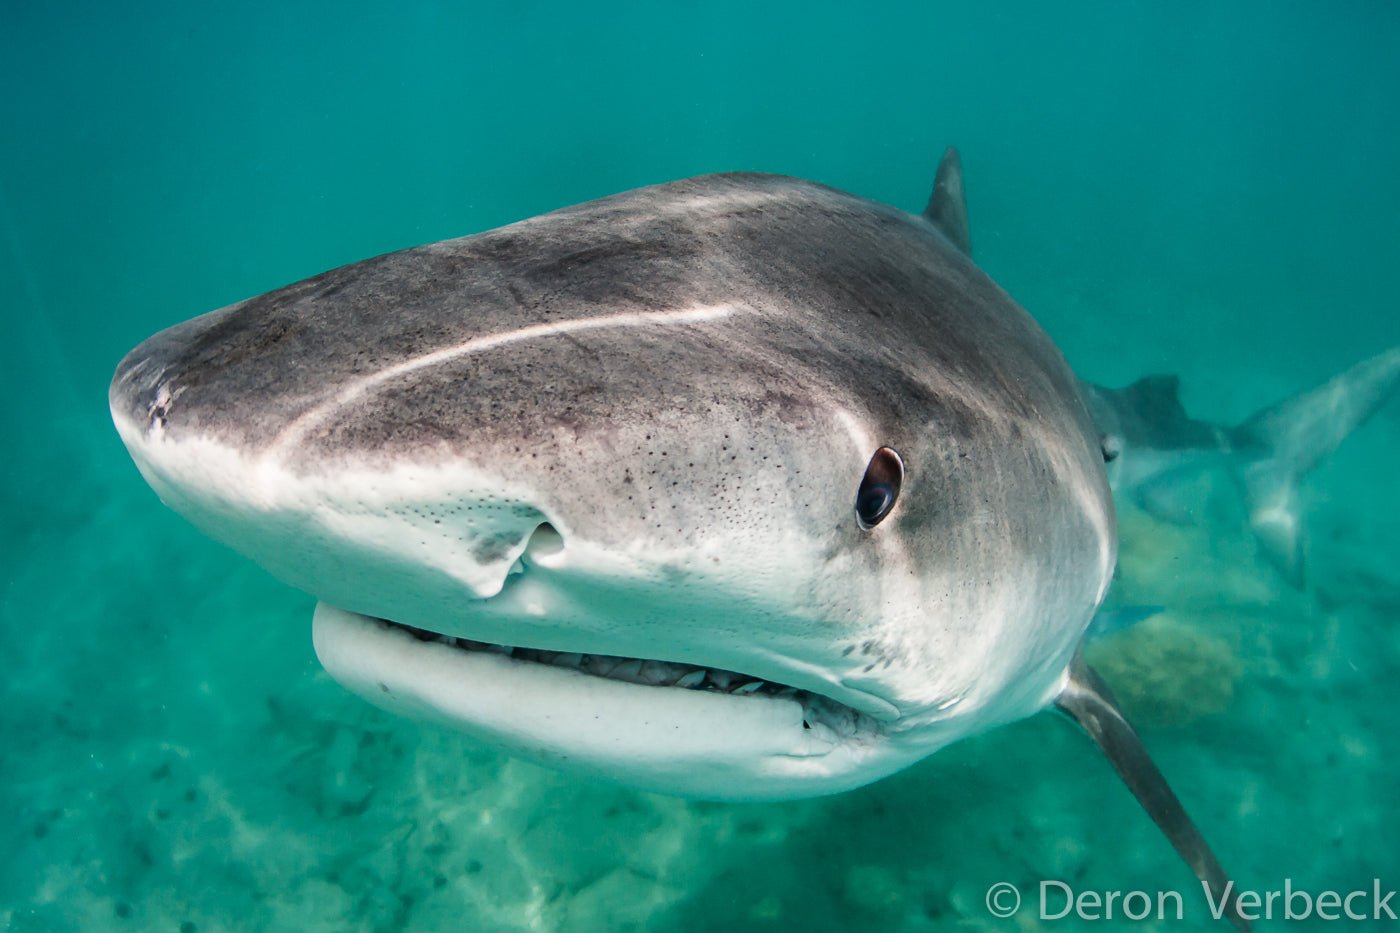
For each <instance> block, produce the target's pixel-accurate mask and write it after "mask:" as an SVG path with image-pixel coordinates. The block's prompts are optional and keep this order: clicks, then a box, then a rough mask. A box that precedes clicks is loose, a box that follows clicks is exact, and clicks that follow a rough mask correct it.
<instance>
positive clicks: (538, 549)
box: [525, 522, 564, 560]
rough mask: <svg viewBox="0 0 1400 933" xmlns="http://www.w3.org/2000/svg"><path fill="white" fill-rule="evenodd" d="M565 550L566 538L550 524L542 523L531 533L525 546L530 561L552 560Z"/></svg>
mask: <svg viewBox="0 0 1400 933" xmlns="http://www.w3.org/2000/svg"><path fill="white" fill-rule="evenodd" d="M563 550H564V536H563V535H561V534H560V533H559V530H558V529H557V528H555V527H554V526H553V525H551V524H550V523H549V522H540V523H539V524H538V525H536V526H535V530H534V531H533V532H531V533H530V540H529V542H528V543H526V545H525V556H526V557H527V558H529V559H530V560H539V559H540V558H550V557H553V556H554V555H556V554H559V553H561V552H563Z"/></svg>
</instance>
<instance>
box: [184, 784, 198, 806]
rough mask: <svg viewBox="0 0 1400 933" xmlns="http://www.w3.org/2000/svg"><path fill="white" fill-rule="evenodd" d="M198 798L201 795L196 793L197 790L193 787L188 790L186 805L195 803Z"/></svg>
mask: <svg viewBox="0 0 1400 933" xmlns="http://www.w3.org/2000/svg"><path fill="white" fill-rule="evenodd" d="M198 796H199V794H197V793H195V789H194V788H193V787H191V788H188V789H186V790H185V803H194V801H195V798H197V797H198Z"/></svg>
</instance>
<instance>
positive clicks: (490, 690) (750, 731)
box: [312, 603, 917, 800]
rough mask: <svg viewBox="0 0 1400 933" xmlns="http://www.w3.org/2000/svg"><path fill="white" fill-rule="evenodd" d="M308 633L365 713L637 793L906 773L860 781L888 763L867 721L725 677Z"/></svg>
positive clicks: (736, 796)
mask: <svg viewBox="0 0 1400 933" xmlns="http://www.w3.org/2000/svg"><path fill="white" fill-rule="evenodd" d="M312 631H313V640H314V642H315V646H316V654H317V656H318V657H319V658H320V661H321V663H322V665H323V666H324V667H325V668H326V670H327V671H328V672H329V673H330V674H331V676H332V677H334V678H335V679H336V680H337V681H338V682H339V683H340V684H342V685H343V686H345V687H347V688H348V689H350V690H351V691H353V692H355V693H357V694H359V695H360V696H362V697H364V698H365V699H367V700H369V701H371V702H373V703H375V704H376V705H378V706H381V707H383V708H385V709H387V710H389V711H391V712H395V713H399V714H404V715H410V716H415V717H419V718H429V719H435V720H439V721H443V722H446V723H448V724H450V725H452V726H454V727H456V728H458V729H460V730H462V731H464V732H466V733H468V734H470V735H472V736H473V737H475V738H478V739H480V740H482V741H486V742H490V743H491V744H493V745H496V746H498V747H501V748H503V749H506V750H508V751H510V752H512V753H515V754H520V755H523V756H525V757H528V758H532V759H534V760H536V761H538V762H540V763H542V764H546V765H555V766H566V767H568V769H569V770H571V771H579V772H583V773H586V774H591V775H594V776H598V777H605V778H607V779H609V780H613V781H620V782H623V783H626V784H630V785H633V786H636V787H639V788H641V789H644V790H652V791H657V792H661V793H668V794H677V795H681V796H687V797H702V798H707V799H721V800H724V799H732V800H755V799H784V798H790V797H793V796H807V795H812V794H820V793H830V792H835V791H838V790H842V789H846V788H848V787H852V786H857V785H860V784H864V783H866V782H868V781H870V780H873V779H875V778H876V777H879V776H882V775H883V774H885V773H888V772H889V771H893V770H895V769H896V768H898V767H900V766H902V765H903V764H904V763H906V762H905V761H904V760H903V758H902V756H900V760H899V761H897V762H890V763H889V765H888V766H886V767H879V770H878V771H876V772H874V773H872V772H871V771H870V770H868V768H869V766H870V765H872V764H876V763H877V762H878V761H879V760H880V759H882V758H887V757H889V756H888V754H887V753H888V751H889V750H890V748H889V746H890V738H889V736H888V735H887V734H886V731H885V727H884V725H883V724H881V723H879V722H878V721H876V720H875V719H873V718H872V717H870V716H868V715H865V714H863V713H860V712H858V711H856V710H854V709H852V708H851V707H849V706H846V705H844V704H842V703H840V702H838V701H835V700H833V699H830V698H828V697H825V696H822V695H820V694H815V693H811V692H809V691H799V690H796V689H795V688H792V687H785V686H782V685H779V684H773V683H770V682H763V681H758V680H754V679H752V678H748V677H745V676H744V675H741V674H734V673H733V672H729V671H723V670H714V669H705V668H700V667H695V666H690V665H680V664H669V663H666V662H659V661H654V660H643V659H641V658H620V657H616V656H600V655H583V654H579V653H577V652H562V653H561V652H552V651H543V650H536V649H529V648H512V647H510V646H505V645H500V644H492V643H483V642H476V641H472V640H470V639H457V638H454V637H452V636H439V635H434V634H432V633H429V632H427V631H425V630H422V629H416V628H410V627H408V626H402V625H398V624H396V623H392V622H388V621H385V620H382V619H375V618H371V617H369V616H364V615H360V614H358V613H353V612H347V611H345V610H343V609H337V608H335V607H334V606H329V605H327V604H326V603H320V604H318V605H317V607H316V614H315V618H314V622H313V628H312ZM914 757H917V756H914Z"/></svg>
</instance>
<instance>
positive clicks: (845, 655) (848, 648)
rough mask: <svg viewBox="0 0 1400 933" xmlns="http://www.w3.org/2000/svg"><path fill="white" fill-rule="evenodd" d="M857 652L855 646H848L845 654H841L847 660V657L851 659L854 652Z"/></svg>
mask: <svg viewBox="0 0 1400 933" xmlns="http://www.w3.org/2000/svg"><path fill="white" fill-rule="evenodd" d="M855 650H856V646H855V645H847V646H846V650H845V651H843V652H841V657H843V658H845V657H850V654H851V652H852V651H855Z"/></svg>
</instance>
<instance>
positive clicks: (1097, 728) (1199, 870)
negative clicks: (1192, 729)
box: [1055, 654, 1250, 933]
mask: <svg viewBox="0 0 1400 933" xmlns="http://www.w3.org/2000/svg"><path fill="white" fill-rule="evenodd" d="M1055 705H1056V706H1057V707H1058V708H1059V709H1060V710H1061V711H1062V712H1064V713H1066V714H1068V715H1069V716H1070V718H1072V719H1073V720H1074V721H1075V722H1077V723H1079V725H1080V727H1081V728H1083V729H1084V731H1085V732H1087V733H1088V734H1089V737H1090V738H1091V739H1093V740H1094V742H1095V744H1097V745H1098V746H1099V748H1100V749H1101V750H1102V751H1103V753H1104V755H1105V756H1106V757H1107V758H1108V760H1109V762H1110V763H1111V764H1112V765H1113V768H1114V770H1115V771H1117V772H1118V776H1119V777H1121V778H1122V779H1123V783H1124V784H1126V785H1128V789H1129V790H1130V791H1132V792H1133V796H1134V797H1136V798H1137V800H1138V803H1140V804H1142V808H1143V809H1144V810H1146V811H1147V815H1148V816H1150V817H1152V821H1153V822H1154V823H1156V824H1157V826H1158V827H1159V828H1160V829H1161V830H1162V832H1163V833H1165V834H1166V837H1167V839H1168V841H1170V842H1171V844H1172V847H1173V848H1174V849H1176V851H1177V854H1179V855H1180V856H1181V857H1182V859H1183V860H1184V861H1185V862H1186V864H1187V865H1188V866H1190V868H1191V870H1192V871H1193V872H1195V874H1196V877H1197V878H1199V879H1200V881H1201V883H1202V884H1203V885H1205V887H1206V889H1207V891H1208V892H1209V897H1210V901H1211V904H1212V907H1213V909H1214V910H1215V912H1216V915H1217V916H1221V915H1223V916H1226V917H1228V918H1229V919H1230V922H1231V923H1233V924H1234V925H1235V926H1236V927H1237V928H1239V929H1240V930H1244V931H1246V933H1248V930H1249V929H1250V925H1249V921H1248V920H1246V919H1245V918H1244V917H1243V916H1242V915H1241V914H1240V911H1239V904H1238V902H1237V900H1236V895H1235V884H1234V882H1232V881H1231V880H1230V878H1229V876H1228V875H1226V873H1225V869H1223V868H1221V867H1220V862H1219V861H1217V860H1216V858H1215V854H1214V853H1213V852H1211V850H1210V846H1209V845H1208V844H1207V843H1206V840H1205V837H1203V836H1202V835H1201V832H1200V830H1198V829H1197V828H1196V825H1195V824H1194V823H1192V822H1191V817H1190V816H1188V815H1187V814H1186V808H1185V807H1183V806H1182V805H1181V801H1180V800H1178V799H1177V796H1176V794H1175V793H1173V791H1172V789H1171V786H1170V785H1169V784H1167V779H1166V778H1165V777H1163V776H1162V772H1161V771H1159V770H1158V769H1157V765H1156V764H1154V763H1153V761H1152V757H1151V756H1150V755H1148V753H1147V749H1146V748H1145V747H1144V746H1143V744H1142V739H1141V738H1139V737H1138V734H1137V731H1136V730H1134V729H1133V727H1132V726H1131V725H1130V724H1129V723H1128V720H1127V719H1126V718H1124V716H1123V713H1122V711H1121V710H1120V709H1119V708H1118V704H1117V702H1116V701H1115V700H1114V699H1113V694H1112V693H1111V692H1110V691H1109V689H1108V686H1107V685H1106V684H1105V683H1104V682H1103V680H1102V679H1101V678H1100V677H1099V675H1098V673H1097V672H1096V671H1095V670H1094V669H1093V668H1092V667H1090V666H1089V665H1088V664H1087V663H1086V662H1085V661H1084V659H1083V657H1082V656H1081V655H1079V654H1076V655H1075V657H1074V660H1073V661H1071V662H1070V667H1069V681H1068V683H1067V684H1066V685H1065V688H1064V690H1063V692H1061V694H1060V696H1059V699H1057V700H1056V701H1055Z"/></svg>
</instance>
